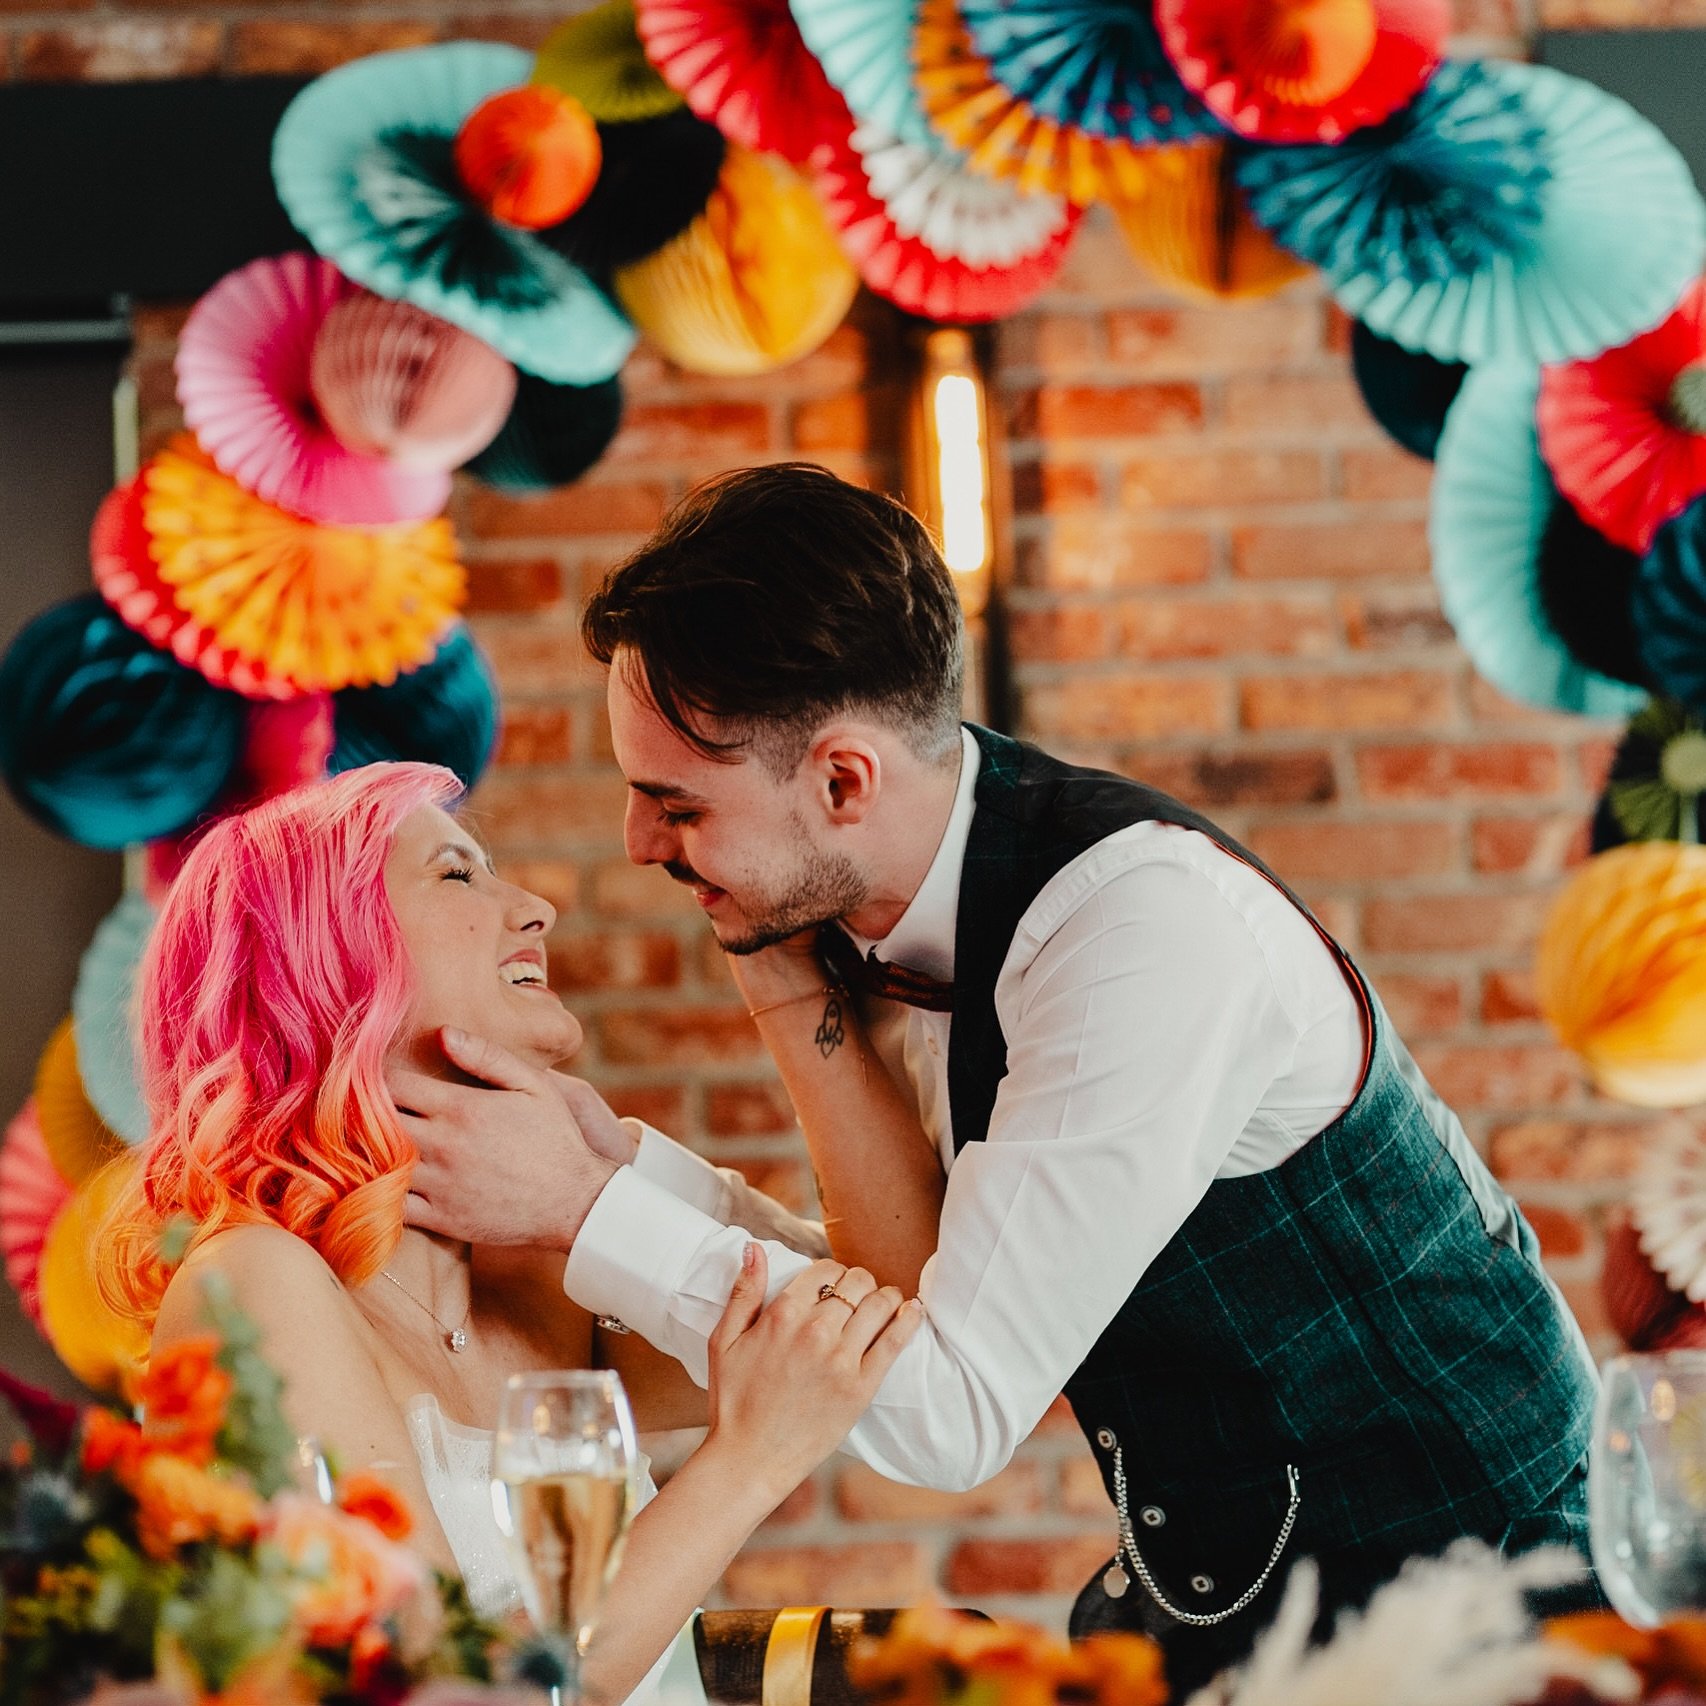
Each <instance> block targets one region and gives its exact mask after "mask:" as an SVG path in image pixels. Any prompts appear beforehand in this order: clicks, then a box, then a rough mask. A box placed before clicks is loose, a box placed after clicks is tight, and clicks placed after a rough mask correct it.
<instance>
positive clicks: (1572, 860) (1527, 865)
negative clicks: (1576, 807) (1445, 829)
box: [1470, 815, 1590, 877]
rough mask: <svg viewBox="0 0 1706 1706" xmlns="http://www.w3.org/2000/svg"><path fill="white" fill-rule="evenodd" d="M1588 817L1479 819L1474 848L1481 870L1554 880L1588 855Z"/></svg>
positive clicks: (1478, 867)
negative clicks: (1552, 877)
mask: <svg viewBox="0 0 1706 1706" xmlns="http://www.w3.org/2000/svg"><path fill="white" fill-rule="evenodd" d="M1589 830H1590V825H1589V823H1588V820H1587V818H1586V817H1585V816H1578V815H1571V816H1568V817H1539V818H1536V817H1497V818H1490V817H1484V818H1477V819H1476V820H1475V822H1474V824H1473V825H1472V826H1471V831H1470V834H1471V847H1472V849H1473V857H1474V861H1475V869H1476V870H1477V871H1485V872H1487V873H1489V874H1491V875H1502V874H1505V873H1511V872H1521V873H1522V874H1523V875H1524V876H1530V877H1551V876H1558V875H1559V874H1560V873H1562V872H1564V871H1566V870H1568V869H1570V868H1571V867H1572V866H1575V865H1579V864H1580V863H1581V862H1582V860H1583V859H1585V858H1586V857H1587V853H1588V836H1589Z"/></svg>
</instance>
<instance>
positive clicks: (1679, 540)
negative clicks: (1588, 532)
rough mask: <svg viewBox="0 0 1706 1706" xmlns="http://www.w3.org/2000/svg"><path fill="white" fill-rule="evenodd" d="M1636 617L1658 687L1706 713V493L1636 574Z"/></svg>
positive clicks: (1669, 525) (1662, 536)
mask: <svg viewBox="0 0 1706 1706" xmlns="http://www.w3.org/2000/svg"><path fill="white" fill-rule="evenodd" d="M1634 616H1635V633H1636V638H1637V641H1638V643H1639V645H1640V649H1641V662H1642V663H1643V664H1644V665H1645V667H1646V670H1647V674H1648V678H1649V679H1650V680H1651V682H1652V684H1653V686H1654V687H1655V688H1657V690H1658V691H1659V692H1661V693H1665V694H1668V695H1669V696H1670V697H1671V698H1672V699H1680V700H1681V701H1682V703H1683V704H1684V705H1686V706H1687V707H1688V708H1689V709H1690V710H1691V711H1696V712H1703V713H1706V497H1702V498H1696V499H1695V500H1694V502H1693V503H1691V504H1690V505H1689V506H1688V508H1687V509H1685V510H1684V511H1683V512H1682V514H1681V515H1679V516H1677V517H1676V518H1675V519H1674V520H1671V521H1667V522H1666V523H1665V525H1664V526H1663V527H1661V528H1660V529H1659V532H1658V537H1657V538H1655V539H1654V540H1653V548H1652V549H1651V550H1650V551H1649V552H1648V553H1647V554H1646V556H1645V557H1644V558H1643V559H1642V560H1641V567H1640V570H1639V571H1638V573H1637V574H1636V577H1635V596H1634Z"/></svg>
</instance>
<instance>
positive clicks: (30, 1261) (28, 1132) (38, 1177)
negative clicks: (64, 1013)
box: [0, 1096, 71, 1328]
mask: <svg viewBox="0 0 1706 1706" xmlns="http://www.w3.org/2000/svg"><path fill="white" fill-rule="evenodd" d="M70 1200H71V1187H70V1186H69V1185H68V1184H66V1182H65V1181H64V1180H63V1179H62V1178H60V1176H59V1170H58V1168H56V1167H55V1166H54V1164H53V1161H52V1159H51V1158H50V1157H49V1155H48V1153H47V1145H46V1144H45V1143H44V1142H42V1135H41V1122H40V1121H39V1120H38V1119H37V1118H36V1103H35V1097H33V1096H32V1097H31V1098H30V1099H29V1100H28V1101H27V1102H25V1103H24V1105H23V1107H21V1108H20V1109H19V1110H18V1112H17V1113H16V1114H15V1115H14V1116H13V1118H12V1123H11V1124H10V1125H9V1126H7V1127H6V1136H5V1139H4V1141H3V1142H0V1257H4V1260H5V1264H6V1278H7V1280H8V1282H9V1283H10V1284H11V1287H12V1289H13V1290H14V1291H15V1292H17V1294H18V1301H19V1302H20V1303H21V1304H22V1305H23V1308H24V1313H25V1314H26V1315H28V1316H29V1318H30V1319H31V1320H32V1321H33V1322H35V1324H36V1326H37V1327H38V1328H39V1327H40V1326H41V1289H40V1285H39V1275H40V1271H41V1251H42V1245H43V1244H44V1243H45V1242H46V1241H47V1229H48V1228H49V1227H50V1226H51V1225H52V1224H53V1222H54V1220H55V1218H56V1217H57V1216H58V1214H59V1211H60V1210H61V1209H62V1208H64V1207H65V1205H66V1204H67V1203H68V1202H69V1201H70Z"/></svg>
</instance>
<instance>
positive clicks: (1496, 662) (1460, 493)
mask: <svg viewBox="0 0 1706 1706" xmlns="http://www.w3.org/2000/svg"><path fill="white" fill-rule="evenodd" d="M1539 392H1540V376H1539V374H1538V373H1537V372H1536V371H1535V370H1534V369H1533V368H1529V367H1524V366H1521V365H1518V364H1513V363H1508V362H1507V363H1503V364H1493V365H1490V366H1486V367H1477V368H1474V369H1472V370H1471V372H1470V374H1469V376H1468V378H1467V379H1465V380H1464V382H1463V389H1462V390H1461V391H1460V392H1459V393H1458V397H1457V401H1456V402H1455V403H1453V404H1452V406H1451V412H1450V414H1449V415H1448V416H1447V417H1446V422H1445V431H1444V432H1443V433H1442V434H1441V435H1440V441H1439V456H1438V464H1437V470H1438V471H1437V472H1436V474H1435V476H1434V497H1433V506H1432V513H1431V516H1430V519H1429V542H1430V544H1431V546H1432V551H1433V570H1434V578H1435V580H1436V581H1437V582H1438V585H1439V592H1440V602H1441V604H1442V606H1443V608H1444V610H1445V615H1446V619H1447V620H1448V621H1449V622H1450V623H1451V625H1452V627H1453V628H1454V629H1455V630H1456V633H1457V637H1458V639H1459V640H1460V641H1461V642H1462V645H1463V648H1464V650H1465V651H1467V652H1468V653H1469V657H1470V661H1471V662H1472V663H1473V664H1474V665H1475V667H1476V669H1478V670H1479V671H1480V672H1481V674H1482V675H1484V676H1485V677H1486V678H1487V680H1488V681H1490V682H1491V683H1492V684H1493V685H1494V686H1495V687H1496V688H1498V689H1499V691H1500V692H1501V693H1505V694H1508V695H1509V696H1510V697H1511V698H1512V699H1519V700H1521V701H1523V703H1525V704H1529V705H1537V706H1540V707H1541V708H1542V709H1545V710H1551V711H1572V712H1575V713H1577V714H1578V715H1581V716H1588V717H1626V716H1629V715H1631V714H1632V713H1633V712H1634V711H1636V710H1637V709H1639V707H1640V706H1641V705H1642V704H1644V703H1645V701H1646V697H1647V696H1646V694H1645V693H1644V692H1643V691H1642V690H1641V689H1640V688H1638V687H1631V686H1629V685H1627V684H1626V683H1624V682H1621V681H1614V680H1612V679H1611V677H1610V676H1607V675H1601V674H1599V673H1598V672H1597V671H1596V670H1592V669H1589V668H1588V667H1587V665H1585V664H1583V663H1581V662H1580V661H1579V660H1578V659H1577V658H1576V657H1575V656H1574V655H1573V654H1572V653H1571V651H1570V649H1569V647H1568V646H1566V645H1565V644H1564V641H1563V640H1562V639H1561V638H1560V637H1559V635H1558V634H1557V633H1556V632H1555V630H1554V629H1553V628H1552V626H1551V624H1550V623H1549V622H1548V621H1547V619H1546V613H1545V609H1544V606H1543V604H1542V600H1541V591H1540V575H1539V558H1540V547H1541V542H1542V540H1543V539H1544V537H1545V532H1546V524H1547V521H1548V519H1549V517H1550V516H1551V514H1552V506H1553V503H1554V501H1555V499H1556V492H1555V490H1554V488H1553V485H1552V477H1551V475H1549V474H1548V473H1547V471H1546V465H1545V463H1544V462H1542V461H1541V459H1540V439H1539V434H1538V432H1537V431H1536V429H1535V424H1534V405H1535V399H1536V398H1537V397H1538V395H1539Z"/></svg>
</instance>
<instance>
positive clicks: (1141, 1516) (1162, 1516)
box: [1137, 1505, 1167, 1528]
mask: <svg viewBox="0 0 1706 1706" xmlns="http://www.w3.org/2000/svg"><path fill="white" fill-rule="evenodd" d="M1137 1520H1138V1521H1139V1522H1141V1523H1142V1524H1143V1526H1144V1527H1145V1528H1159V1527H1160V1526H1161V1525H1162V1523H1164V1522H1165V1521H1166V1520H1167V1513H1166V1512H1165V1511H1164V1510H1162V1508H1161V1507H1160V1506H1159V1505H1145V1506H1144V1507H1143V1509H1142V1510H1140V1511H1139V1512H1138V1513H1137Z"/></svg>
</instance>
